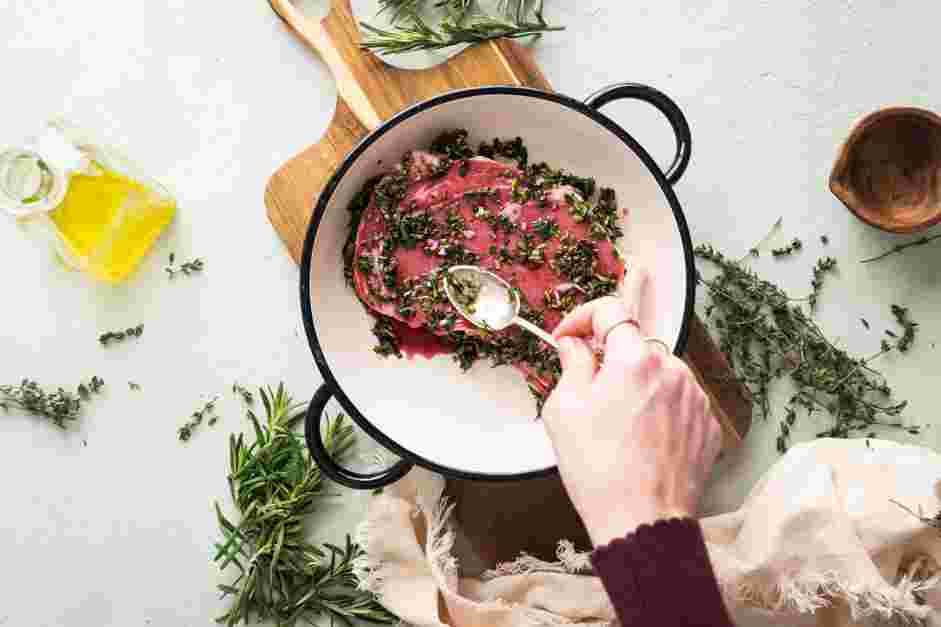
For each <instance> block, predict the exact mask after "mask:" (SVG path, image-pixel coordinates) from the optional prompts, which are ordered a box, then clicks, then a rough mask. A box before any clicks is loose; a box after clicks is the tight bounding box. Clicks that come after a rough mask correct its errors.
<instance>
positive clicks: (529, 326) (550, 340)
mask: <svg viewBox="0 0 941 627" xmlns="http://www.w3.org/2000/svg"><path fill="white" fill-rule="evenodd" d="M513 324H515V325H516V326H518V327H522V328H524V329H526V330H527V331H529V332H530V333H532V334H533V335H535V336H536V337H538V338H539V339H540V340H542V341H543V342H545V343H546V344H548V345H549V346H551V347H552V348H554V349H556V350H559V343H558V342H556V341H555V338H554V337H552V336H551V335H549V334H548V333H546V332H545V331H544V330H543V329H542V327H538V326H536V325H535V324H533V323H532V322H530V321H529V320H526V319H525V318H521V317H519V316H516V317H515V318H513Z"/></svg>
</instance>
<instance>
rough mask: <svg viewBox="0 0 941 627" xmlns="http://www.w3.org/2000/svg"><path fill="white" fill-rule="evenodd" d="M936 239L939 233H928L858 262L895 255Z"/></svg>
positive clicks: (939, 235) (869, 261)
mask: <svg viewBox="0 0 941 627" xmlns="http://www.w3.org/2000/svg"><path fill="white" fill-rule="evenodd" d="M936 239H941V233H939V234H938V235H930V236H929V235H925V236H923V237H920V238H918V239H916V240H913V241H911V242H906V243H905V244H896V245H895V246H893V247H892V248H890V249H889V250H887V251H885V252H884V253H882V254H881V255H876V256H875V257H870V258H869V259H863V260H862V261H860V262H859V263H871V262H873V261H879V260H880V259H883V258H885V257H888V256H889V255H895V254H897V253H901V252H903V251H905V250H906V249H908V248H914V247H915V246H924V245H925V244H930V243H931V242H933V241H934V240H936Z"/></svg>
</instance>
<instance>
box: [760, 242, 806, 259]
mask: <svg viewBox="0 0 941 627" xmlns="http://www.w3.org/2000/svg"><path fill="white" fill-rule="evenodd" d="M803 247H804V242H802V241H800V240H799V239H798V238H796V237H795V238H794V239H792V240H791V243H790V244H788V245H787V246H785V247H783V248H772V249H771V255H772V256H774V257H789V256H791V255H793V254H794V253H796V252H798V251H800V250H801V249H802V248H803ZM752 250H757V248H753V249H752Z"/></svg>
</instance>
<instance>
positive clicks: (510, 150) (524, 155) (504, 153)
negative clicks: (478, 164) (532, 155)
mask: <svg viewBox="0 0 941 627" xmlns="http://www.w3.org/2000/svg"><path fill="white" fill-rule="evenodd" d="M477 154H479V155H480V156H482V157H487V158H488V159H497V158H499V157H504V158H506V159H512V160H513V161H515V162H516V164H517V165H518V166H519V168H520V169H526V166H527V165H529V151H528V150H527V149H526V145H525V144H523V138H522V137H516V138H514V139H509V140H501V139H499V138H497V139H494V140H493V141H492V142H490V143H489V144H488V143H486V142H484V143H481V144H480V147H479V148H478V149H477Z"/></svg>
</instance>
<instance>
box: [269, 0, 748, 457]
mask: <svg viewBox="0 0 941 627" xmlns="http://www.w3.org/2000/svg"><path fill="white" fill-rule="evenodd" d="M269 2H270V3H271V5H272V8H274V10H275V11H276V12H277V13H278V15H279V16H280V17H281V18H282V19H283V20H284V22H285V23H286V24H287V25H288V27H289V28H291V29H292V30H293V31H294V32H295V33H296V34H297V35H298V36H300V37H301V38H302V39H303V40H304V41H305V42H307V43H308V44H309V45H310V46H311V47H312V48H313V49H314V50H315V51H316V52H318V54H319V55H320V57H321V59H323V61H324V62H325V63H326V64H327V66H328V67H329V68H330V70H331V72H332V73H333V76H334V78H335V80H336V82H337V91H338V92H339V95H338V97H337V108H336V112H335V113H334V115H333V120H332V121H331V123H330V125H329V127H328V128H327V131H326V133H325V134H324V136H323V137H322V138H320V140H319V141H318V142H317V143H315V144H313V145H312V146H310V147H309V148H307V149H306V150H304V151H303V152H301V153H300V154H298V155H297V156H295V157H294V158H292V159H291V160H290V161H288V162H287V163H285V164H284V165H283V166H281V168H280V169H278V171H277V172H275V173H274V175H273V176H272V177H271V180H270V181H269V182H268V186H267V187H266V189H265V205H266V206H267V209H268V219H269V220H270V221H271V224H272V225H273V226H274V228H275V230H276V231H277V232H278V234H279V235H280V236H281V239H282V240H283V241H284V244H285V245H286V246H287V248H288V251H289V252H290V254H291V256H292V257H293V258H294V260H295V261H299V260H300V257H301V248H302V246H303V242H304V235H305V233H306V231H307V223H308V221H309V219H310V216H311V213H312V212H313V208H314V204H315V203H316V200H317V196H318V195H319V194H320V191H321V190H322V189H323V187H324V186H325V185H326V183H327V181H328V179H329V178H330V176H331V175H332V174H333V172H334V171H335V170H336V168H337V166H338V165H339V163H340V162H341V161H342V160H343V158H344V157H345V156H346V155H347V153H349V152H350V150H352V149H353V147H354V146H355V145H356V144H357V143H358V142H359V141H360V140H361V139H362V138H363V137H364V136H365V135H366V134H367V133H368V132H369V131H371V130H373V129H375V128H376V127H377V126H379V124H381V123H382V121H383V120H386V119H388V118H389V117H391V116H392V115H394V114H396V113H398V112H399V111H401V110H402V109H404V108H405V107H407V106H409V105H411V104H413V103H416V102H419V101H421V100H425V99H427V98H430V97H432V96H435V95H438V94H440V93H442V92H445V91H450V90H453V89H458V88H462V87H477V86H481V85H525V86H529V87H536V88H539V89H544V90H547V91H548V90H551V87H550V85H549V83H548V82H547V81H546V79H545V77H544V76H543V75H542V72H541V71H540V70H539V68H538V67H537V65H536V63H535V62H534V60H533V57H532V54H531V53H530V52H529V51H528V50H526V49H525V48H523V47H521V46H519V45H518V44H516V43H514V42H512V41H509V40H500V41H495V42H487V43H483V44H479V45H477V46H474V47H471V48H468V49H467V50H464V51H463V52H461V53H460V54H458V55H456V56H455V57H453V58H451V59H449V60H448V61H447V62H445V63H442V64H440V65H437V66H435V67H432V68H429V69H426V70H401V69H398V68H394V67H392V66H390V65H387V64H386V63H383V62H382V61H381V60H380V59H379V58H378V57H376V56H375V55H373V54H371V53H369V52H367V51H364V50H362V49H360V48H359V46H358V44H357V42H358V41H359V36H360V35H359V28H358V26H357V24H356V20H355V19H354V18H353V15H352V10H351V8H350V4H349V0H333V3H332V7H331V10H330V12H329V14H328V15H327V17H326V18H324V19H323V20H322V21H320V22H317V21H312V20H309V19H307V18H305V17H304V16H303V15H302V14H301V13H300V12H299V11H298V10H297V9H295V8H294V6H293V5H292V4H291V3H290V1H289V0H269ZM626 78H629V77H626ZM684 359H685V360H686V363H687V364H689V365H690V367H691V368H692V370H693V372H695V373H696V376H697V377H698V378H699V380H700V382H701V383H703V385H704V387H705V388H706V390H707V392H708V394H709V396H710V398H711V400H712V408H713V411H714V412H715V413H716V415H717V418H718V419H719V421H720V422H721V423H722V425H723V428H724V430H725V446H726V448H728V447H734V446H736V445H738V444H739V443H740V442H741V440H742V438H743V437H744V436H745V434H746V433H747V432H748V429H749V427H750V426H751V417H752V412H751V403H750V402H749V401H748V400H747V398H746V395H745V392H744V390H743V389H742V388H741V386H739V385H737V384H733V383H729V381H731V380H732V377H731V372H730V371H729V367H728V364H727V363H726V361H725V358H724V357H723V355H722V353H721V352H720V351H719V350H718V349H717V348H716V346H715V344H714V343H713V342H712V340H711V339H710V337H709V335H708V333H707V331H706V329H705V327H704V326H703V324H702V322H701V321H700V320H699V319H698V318H697V317H694V318H693V320H692V324H691V325H690V335H689V343H688V345H687V350H686V355H685V356H684ZM703 373H708V379H706V378H704V376H703Z"/></svg>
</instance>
